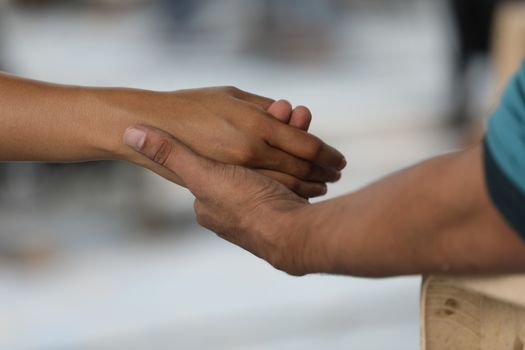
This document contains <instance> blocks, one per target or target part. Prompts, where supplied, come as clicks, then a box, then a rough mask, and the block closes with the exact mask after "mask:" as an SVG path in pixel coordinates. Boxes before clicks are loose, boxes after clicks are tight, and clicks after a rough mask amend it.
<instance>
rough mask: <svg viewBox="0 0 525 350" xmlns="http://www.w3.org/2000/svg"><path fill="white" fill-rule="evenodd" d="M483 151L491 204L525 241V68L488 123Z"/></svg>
mask: <svg viewBox="0 0 525 350" xmlns="http://www.w3.org/2000/svg"><path fill="white" fill-rule="evenodd" d="M484 147H485V151H484V168H485V178H486V182H487V186H488V190H489V193H490V196H491V198H492V201H493V202H494V204H495V205H496V207H497V208H498V209H499V211H500V212H501V213H502V215H503V216H504V217H505V218H506V220H507V221H508V222H509V224H510V225H511V226H513V227H514V228H515V230H516V231H517V232H518V233H520V234H521V235H522V237H523V238H525V65H524V66H523V67H522V68H521V70H520V71H519V72H518V73H517V74H516V75H515V76H514V78H513V79H512V80H511V81H510V83H509V85H508V87H507V89H506V90H505V93H504V94H503V97H502V100H501V103H500V105H499V107H498V108H497V110H496V112H495V113H494V115H493V116H492V118H491V119H490V120H489V124H488V129H487V134H486V138H485V144H484Z"/></svg>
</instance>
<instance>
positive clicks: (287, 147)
mask: <svg viewBox="0 0 525 350" xmlns="http://www.w3.org/2000/svg"><path fill="white" fill-rule="evenodd" d="M276 122H277V121H276ZM266 140H267V142H268V143H269V144H270V145H271V146H273V147H275V148H278V149H280V150H282V151H284V152H287V153H290V154H292V155H294V156H297V157H300V158H302V159H305V160H307V161H310V162H313V163H315V164H317V165H319V166H321V167H330V168H335V169H338V170H341V169H343V168H344V167H345V166H346V160H345V158H344V156H343V155H342V154H341V152H339V151H338V150H336V149H335V148H333V147H331V146H329V145H327V144H325V143H324V142H323V141H321V140H320V139H319V138H317V137H315V136H314V135H311V134H309V133H307V132H305V131H304V130H299V129H297V128H294V127H291V126H288V125H284V126H283V125H282V124H278V125H275V124H274V127H272V128H271V130H270V131H269V132H267V135H266Z"/></svg>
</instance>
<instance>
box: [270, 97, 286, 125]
mask: <svg viewBox="0 0 525 350" xmlns="http://www.w3.org/2000/svg"><path fill="white" fill-rule="evenodd" d="M267 112H268V113H269V114H271V115H272V116H273V117H275V118H276V119H277V120H280V121H281V122H283V123H286V124H288V122H289V121H290V117H291V115H292V105H291V104H290V102H288V101H286V100H279V101H276V102H274V103H272V104H271V105H270V107H269V108H268V110H267Z"/></svg>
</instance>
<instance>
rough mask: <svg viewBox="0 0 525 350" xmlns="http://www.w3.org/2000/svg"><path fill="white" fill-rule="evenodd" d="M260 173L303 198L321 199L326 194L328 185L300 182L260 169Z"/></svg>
mask: <svg viewBox="0 0 525 350" xmlns="http://www.w3.org/2000/svg"><path fill="white" fill-rule="evenodd" d="M256 171H257V172H258V173H260V174H262V175H264V176H268V177H270V178H272V179H274V180H275V181H278V182H280V183H282V184H283V185H285V186H286V187H288V188H289V189H290V190H291V191H293V192H295V193H296V194H297V195H299V196H301V197H303V198H313V197H319V196H322V195H324V194H326V191H327V188H326V184H324V183H322V182H307V181H302V180H299V179H298V178H296V177H293V176H291V175H288V174H283V173H281V172H278V171H273V170H266V169H258V170H256Z"/></svg>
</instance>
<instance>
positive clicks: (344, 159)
mask: <svg viewBox="0 0 525 350" xmlns="http://www.w3.org/2000/svg"><path fill="white" fill-rule="evenodd" d="M347 164H348V163H347V162H346V158H345V157H344V156H343V158H342V159H341V163H340V164H339V167H338V169H339V170H343V169H344V168H346V166H347Z"/></svg>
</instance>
